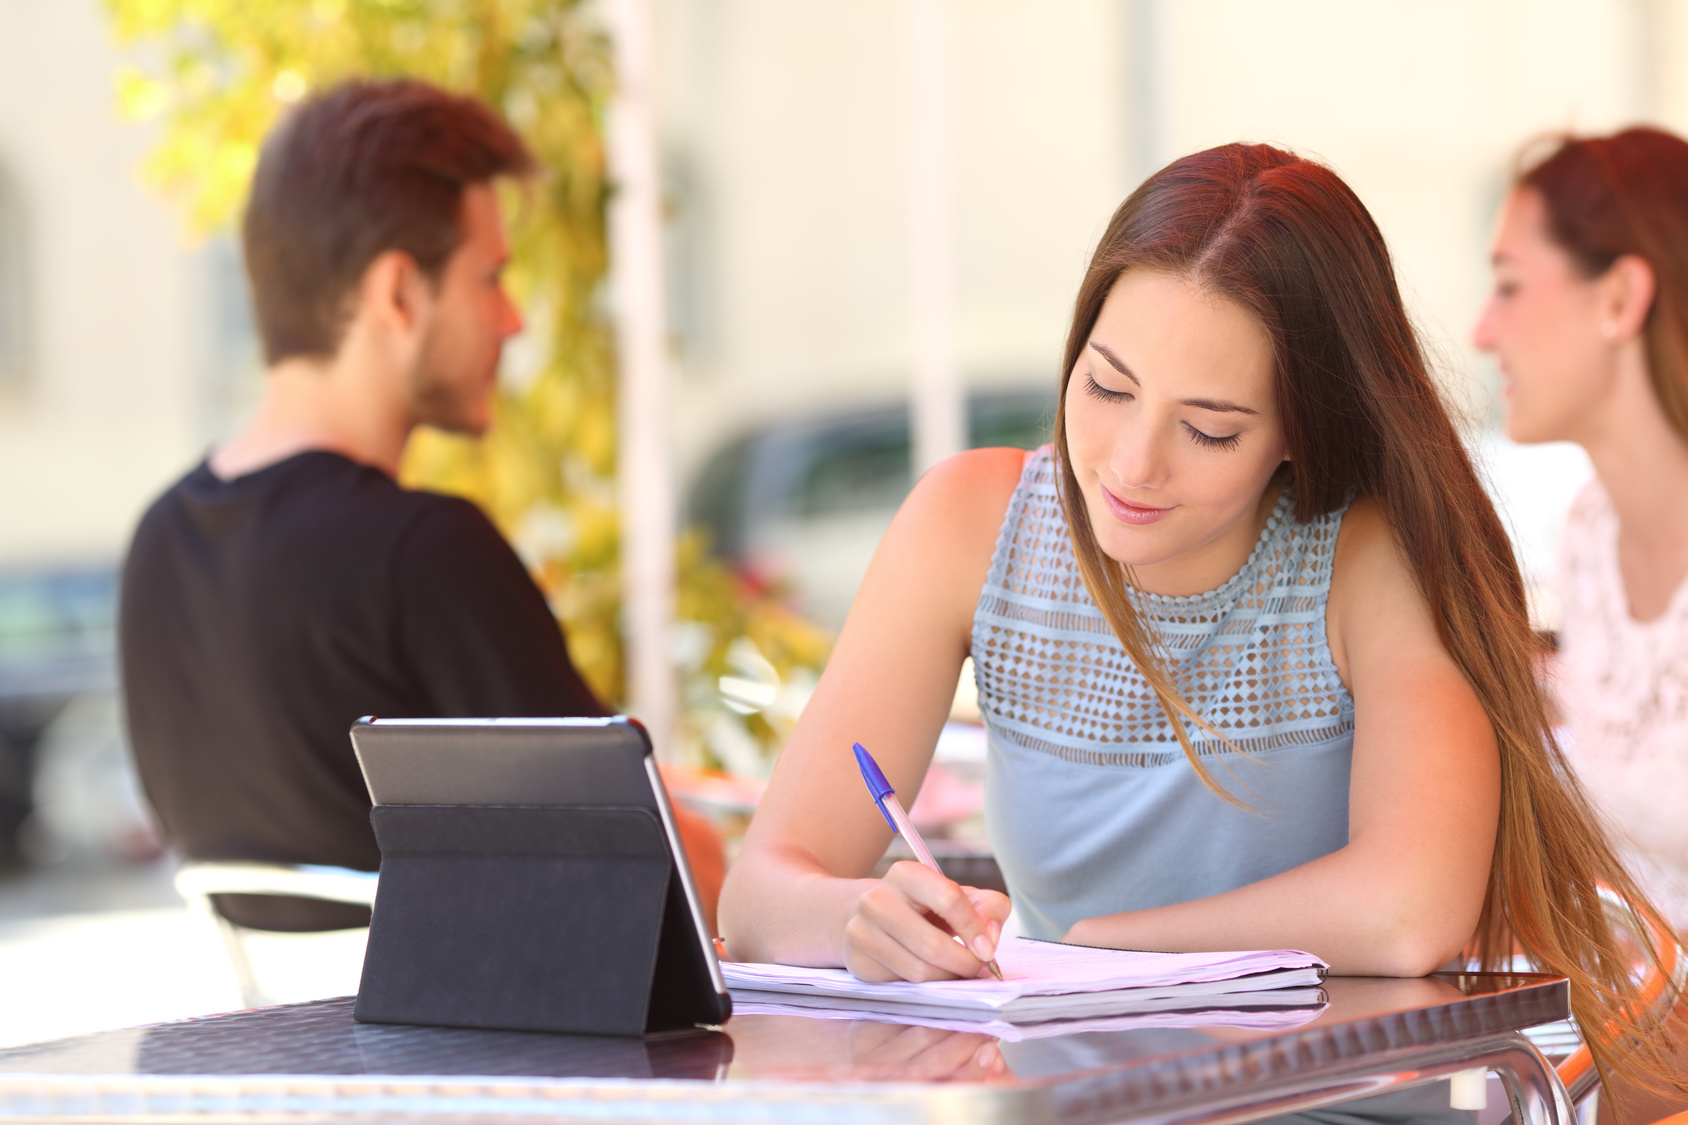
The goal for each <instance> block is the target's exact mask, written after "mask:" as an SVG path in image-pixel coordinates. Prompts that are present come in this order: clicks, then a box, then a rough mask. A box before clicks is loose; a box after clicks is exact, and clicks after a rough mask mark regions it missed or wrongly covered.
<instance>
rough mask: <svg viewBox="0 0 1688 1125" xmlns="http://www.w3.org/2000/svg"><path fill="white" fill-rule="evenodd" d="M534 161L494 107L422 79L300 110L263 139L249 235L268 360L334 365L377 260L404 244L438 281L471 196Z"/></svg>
mask: <svg viewBox="0 0 1688 1125" xmlns="http://www.w3.org/2000/svg"><path fill="white" fill-rule="evenodd" d="M533 167H534V160H533V155H532V154H531V153H530V152H529V151H528V148H527V146H526V145H525V144H523V143H522V139H521V138H520V137H518V136H517V135H516V132H515V130H513V129H511V128H510V126H509V125H508V124H506V123H505V121H504V120H503V119H502V118H501V117H499V116H498V114H497V113H495V112H494V111H493V110H492V109H491V108H489V107H488V106H487V105H485V104H484V103H482V102H480V101H477V100H476V99H474V98H471V97H464V96H461V95H457V94H450V93H447V92H446V91H444V90H440V89H437V88H436V87H433V86H430V85H428V84H427V83H425V82H417V81H414V80H410V79H398V80H391V81H383V82H370V81H354V82H347V83H345V84H344V85H341V86H337V87H335V88H333V89H331V90H328V91H326V92H325V93H323V94H321V95H319V96H317V97H315V98H312V99H311V100H309V101H307V102H306V103H304V104H303V105H301V106H300V107H299V108H298V109H297V110H295V111H294V112H293V113H292V114H290V115H289V116H288V118H287V119H286V120H285V121H283V122H282V124H281V125H280V127H279V128H277V129H276V130H275V132H273V133H272V134H271V135H270V138H269V139H268V140H267V141H266V142H265V143H264V149H263V153H262V155H261V156H260V157H259V159H258V169H257V172H256V174H255V175H254V176H253V179H252V198H251V200H250V202H249V203H248V204H247V207H246V220H245V224H244V228H243V232H242V233H243V237H244V241H245V247H246V272H247V276H248V277H249V278H250V279H251V282H252V303H253V306H254V312H255V313H256V318H257V322H258V335H259V338H260V339H261V340H262V341H263V346H264V361H265V362H266V363H268V364H275V363H279V362H280V361H282V360H284V359H290V358H293V357H310V358H317V359H328V358H331V357H332V356H333V355H334V354H335V353H336V352H337V351H339V348H340V340H341V337H342V336H343V335H344V334H345V330H346V323H347V320H348V319H349V317H350V314H351V294H352V292H353V291H354V290H355V289H356V287H357V285H358V282H359V280H360V279H361V278H362V277H363V273H364V271H365V270H366V269H368V268H369V263H370V262H372V261H374V260H375V258H376V257H377V256H378V255H380V254H382V253H385V252H386V251H389V250H400V251H403V252H404V253H406V254H409V255H410V256H411V257H412V258H413V259H415V261H416V264H417V265H418V266H419V267H420V268H421V269H422V271H423V273H425V274H426V275H427V276H428V277H430V278H438V276H439V273H440V271H441V270H442V269H443V268H444V267H445V263H446V260H447V259H448V258H450V257H451V254H452V252H453V251H454V250H456V249H457V245H458V243H459V242H460V241H461V239H462V230H461V229H460V225H459V214H460V211H461V208H462V201H463V189H464V188H465V187H468V186H469V185H471V184H476V183H484V182H486V181H488V180H491V179H493V178H495V177H497V176H504V175H515V176H521V175H527V174H528V173H530V172H531V171H532V170H533Z"/></svg>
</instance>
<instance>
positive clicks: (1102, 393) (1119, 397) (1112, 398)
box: [1084, 375, 1131, 402]
mask: <svg viewBox="0 0 1688 1125" xmlns="http://www.w3.org/2000/svg"><path fill="white" fill-rule="evenodd" d="M1084 393H1085V394H1087V395H1089V396H1090V397H1091V398H1099V399H1101V400H1102V401H1103V402H1129V401H1130V399H1131V392H1130V391H1110V390H1109V389H1108V388H1106V387H1104V386H1103V385H1102V384H1100V383H1098V382H1097V381H1096V376H1094V375H1086V376H1085V377H1084Z"/></svg>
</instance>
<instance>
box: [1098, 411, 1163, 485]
mask: <svg viewBox="0 0 1688 1125" xmlns="http://www.w3.org/2000/svg"><path fill="white" fill-rule="evenodd" d="M1108 467H1109V468H1110V469H1112V470H1113V472H1114V479H1116V480H1118V481H1119V482H1120V484H1122V485H1124V486H1125V487H1127V488H1159V487H1160V486H1161V485H1163V484H1165V483H1166V456H1165V453H1164V451H1163V450H1162V449H1161V443H1160V440H1159V439H1158V438H1157V436H1156V435H1155V434H1154V433H1153V432H1152V430H1151V429H1150V428H1149V427H1146V426H1138V427H1132V428H1131V429H1130V430H1129V431H1127V432H1126V433H1124V434H1121V435H1120V439H1119V441H1118V442H1116V443H1115V444H1114V453H1113V456H1112V457H1111V458H1109V461H1108Z"/></svg>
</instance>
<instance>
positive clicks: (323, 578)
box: [120, 452, 606, 930]
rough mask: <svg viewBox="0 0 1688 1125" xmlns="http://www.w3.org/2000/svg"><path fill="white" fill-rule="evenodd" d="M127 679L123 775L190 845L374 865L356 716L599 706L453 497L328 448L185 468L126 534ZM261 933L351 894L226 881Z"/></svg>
mask: <svg viewBox="0 0 1688 1125" xmlns="http://www.w3.org/2000/svg"><path fill="white" fill-rule="evenodd" d="M120 628H121V648H122V662H123V688H124V695H125V699H126V703H127V708H128V718H129V732H130V738H131V742H132V744H133V747H134V752H135V759H136V763H137V765H138V768H139V771H140V776H141V782H142V785H143V786H144V788H145V790H146V794H147V797H148V799H149V801H150V802H151V804H152V806H153V809H154V810H155V811H156V813H157V816H158V820H159V825H160V827H161V828H162V830H163V832H164V835H165V837H166V839H167V840H168V841H169V842H170V844H171V845H172V846H174V847H175V848H176V849H177V850H178V851H179V852H181V853H182V854H183V855H184V856H186V857H188V858H191V859H244V860H265V861H275V862H284V863H322V864H334V865H338V866H344V867H353V868H359V869H363V870H374V869H375V868H376V867H378V866H379V864H380V852H379V850H378V849H377V848H376V845H375V837H374V835H373V833H372V832H371V830H370V826H369V807H370V803H369V794H368V792H367V790H366V789H365V788H364V783H363V778H362V775H361V774H360V773H359V770H358V765H357V760H356V759H355V757H354V756H353V754H352V746H351V741H350V739H349V737H348V734H347V732H348V729H349V728H350V727H351V724H352V722H353V721H354V720H356V719H357V718H358V717H359V716H362V715H379V716H383V717H387V718H469V717H483V716H522V717H532V716H560V715H602V714H605V713H606V712H605V710H604V708H603V706H602V705H601V704H600V703H599V702H598V700H597V699H596V698H595V697H594V696H593V694H592V692H591V690H590V689H589V688H588V687H587V686H586V684H585V683H584V682H583V681H582V680H581V678H580V676H579V674H578V673H577V672H576V670H575V668H574V666H573V664H572V663H571V662H570V661H569V656H568V651H567V649H566V648H565V647H564V642H563V636H562V632H561V630H560V629H559V628H558V626H557V622H556V619H555V618H554V617H553V616H552V614H551V611H550V609H549V607H548V606H547V604H546V602H545V599H544V596H543V595H542V594H541V593H540V591H539V589H538V588H537V587H536V586H535V585H534V583H533V580H532V579H531V578H530V577H529V576H528V574H527V571H526V570H525V568H524V567H523V566H522V564H521V561H520V560H519V559H518V558H517V557H516V555H515V552H513V551H512V550H511V549H510V546H509V544H507V543H506V542H505V541H504V539H503V537H502V536H500V535H499V534H498V531H497V530H496V529H495V528H494V527H493V526H492V524H491V522H490V521H489V520H488V519H487V518H486V516H485V515H484V514H482V512H481V511H480V509H478V508H476V507H475V506H474V505H473V504H471V503H469V502H468V501H465V500H461V499H457V498H453V497H447V496H441V495H437V494H434V493H428V492H415V491H409V490H406V489H403V488H400V487H399V486H398V485H397V484H396V483H395V482H394V481H393V480H392V479H391V478H389V477H388V476H386V475H385V474H384V473H381V472H380V471H378V470H376V469H372V468H369V467H367V466H364V465H359V464H357V463H356V462H353V461H350V460H348V459H347V458H345V457H342V456H340V455H338V454H335V453H328V452H310V453H302V454H299V455H297V456H294V457H291V458H288V459H287V460H285V461H281V462H278V463H276V464H274V465H270V466H268V467H266V468H263V469H260V470H258V471H256V472H253V473H250V474H248V475H246V476H242V477H238V478H236V479H234V480H229V481H225V480H222V479H220V478H219V477H217V476H216V475H215V474H214V473H212V472H211V470H210V469H209V468H208V467H207V466H206V465H203V464H202V465H200V466H199V467H198V468H196V469H194V470H193V471H192V472H191V473H189V474H188V475H187V476H186V477H184V478H183V479H182V480H180V481H179V482H177V483H176V484H175V485H174V486H172V487H171V488H170V490H169V491H167V492H166V493H164V495H163V496H161V497H160V498H159V499H158V500H157V501H156V502H155V503H154V504H153V506H152V507H151V509H149V510H148V512H147V513H146V515H145V517H143V519H142V520H141V523H140V526H139V528H138V529H137V531H136V533H135V538H134V542H133V543H132V545H131V547H130V550H129V558H128V562H127V564H126V565H125V567H124V573H123V594H122V605H121V625H120ZM218 907H219V909H220V910H221V911H222V913H223V914H224V915H225V916H227V917H229V918H230V919H231V920H233V921H235V922H238V923H241V924H243V925H250V926H254V927H258V928H263V929H283V930H303V929H331V928H340V927H343V926H355V925H362V924H367V921H368V913H367V911H365V910H363V908H361V907H352V906H344V905H341V904H319V903H310V902H306V901H303V900H298V899H282V898H270V897H264V896H223V897H222V898H220V899H219V901H218Z"/></svg>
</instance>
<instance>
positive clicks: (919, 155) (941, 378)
mask: <svg viewBox="0 0 1688 1125" xmlns="http://www.w3.org/2000/svg"><path fill="white" fill-rule="evenodd" d="M903 12H904V23H905V24H906V29H905V34H906V38H907V50H908V57H907V62H908V81H909V93H910V105H909V117H908V120H909V130H908V144H909V162H908V167H909V261H910V277H909V282H910V285H909V289H910V298H911V299H910V308H911V311H912V313H913V325H914V385H913V387H912V396H911V397H912V402H911V406H912V413H913V418H912V422H913V438H914V471H915V474H916V475H918V474H920V473H923V472H925V471H926V470H927V469H929V468H931V467H932V466H933V465H934V464H936V463H937V462H939V461H941V460H943V459H944V458H945V457H948V456H950V455H951V454H952V453H957V452H960V451H961V450H962V449H964V448H966V445H967V401H966V392H965V391H964V390H963V388H962V385H961V370H960V367H959V366H958V364H957V362H956V356H955V265H954V251H953V245H952V231H951V228H952V225H953V219H952V211H953V207H952V204H951V193H950V162H949V59H948V48H947V45H946V43H945V38H946V37H945V35H944V0H903Z"/></svg>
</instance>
